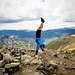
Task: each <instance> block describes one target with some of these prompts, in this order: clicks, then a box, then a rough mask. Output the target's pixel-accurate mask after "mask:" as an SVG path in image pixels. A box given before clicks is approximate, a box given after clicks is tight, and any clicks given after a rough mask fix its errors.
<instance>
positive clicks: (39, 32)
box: [36, 30, 41, 38]
mask: <svg viewBox="0 0 75 75" xmlns="http://www.w3.org/2000/svg"><path fill="white" fill-rule="evenodd" d="M40 37H41V30H37V31H36V38H40Z"/></svg>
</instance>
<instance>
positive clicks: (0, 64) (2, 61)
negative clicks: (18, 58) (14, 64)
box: [0, 60, 5, 68]
mask: <svg viewBox="0 0 75 75" xmlns="http://www.w3.org/2000/svg"><path fill="white" fill-rule="evenodd" d="M4 65H5V62H4V60H0V68H2V67H3V66H4Z"/></svg>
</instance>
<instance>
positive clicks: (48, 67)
mask: <svg viewBox="0 0 75 75" xmlns="http://www.w3.org/2000/svg"><path fill="white" fill-rule="evenodd" d="M56 69H57V64H56V63H53V62H52V63H50V64H49V63H48V64H41V65H39V66H38V67H37V70H38V71H40V72H41V73H43V74H44V75H51V74H53V73H54V72H55V70H56Z"/></svg>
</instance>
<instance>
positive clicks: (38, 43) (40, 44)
mask: <svg viewBox="0 0 75 75" xmlns="http://www.w3.org/2000/svg"><path fill="white" fill-rule="evenodd" d="M43 42H44V41H43V39H42V38H36V44H37V47H36V55H37V54H38V50H39V48H41V49H42V50H43V48H44V47H45V45H44V43H43Z"/></svg>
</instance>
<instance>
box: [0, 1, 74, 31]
mask: <svg viewBox="0 0 75 75" xmlns="http://www.w3.org/2000/svg"><path fill="white" fill-rule="evenodd" d="M40 17H43V18H44V19H45V20H46V22H45V24H44V29H43V30H48V29H53V28H61V27H62V28H63V27H73V28H74V27H75V0H0V30H3V29H10V30H11V29H12V30H24V29H27V30H36V29H37V28H38V27H39V24H40Z"/></svg>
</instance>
